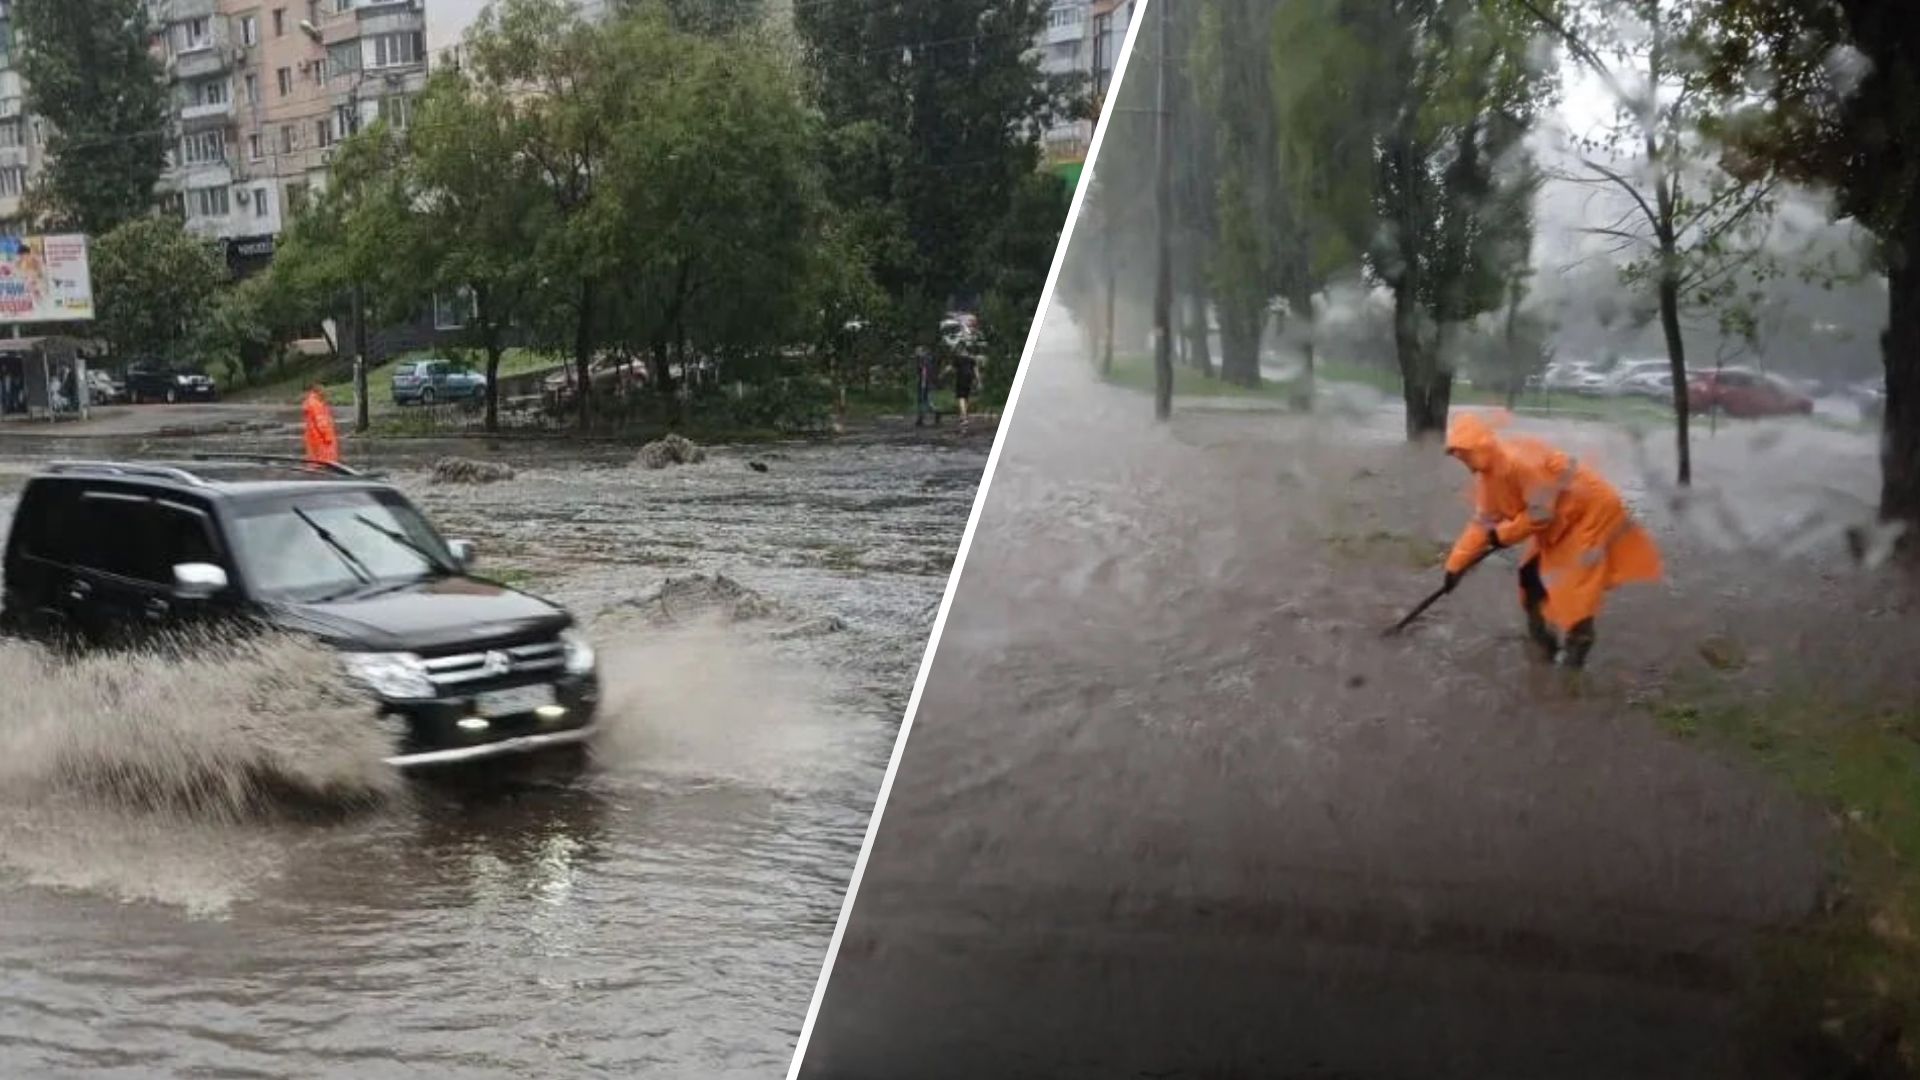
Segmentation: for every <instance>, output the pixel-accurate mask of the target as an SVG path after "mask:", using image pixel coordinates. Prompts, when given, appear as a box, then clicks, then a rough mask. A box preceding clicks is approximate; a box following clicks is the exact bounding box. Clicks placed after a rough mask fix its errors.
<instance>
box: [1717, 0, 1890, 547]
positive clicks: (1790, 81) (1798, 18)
mask: <svg viewBox="0 0 1920 1080" xmlns="http://www.w3.org/2000/svg"><path fill="white" fill-rule="evenodd" d="M1708 15H1709V17H1710V18H1711V19H1712V20H1713V23H1714V26H1715V28H1716V30H1717V33H1716V34H1715V36H1714V39H1713V48H1712V49H1711V50H1710V51H1709V52H1708V53H1707V55H1706V56H1705V58H1704V61H1705V63H1706V66H1707V67H1708V69H1709V71H1710V72H1711V74H1712V75H1713V77H1714V78H1715V79H1717V80H1719V81H1720V82H1721V83H1722V84H1723V85H1724V86H1725V87H1726V88H1727V90H1728V91H1729V92H1736V93H1739V94H1741V95H1742V96H1741V101H1742V102H1743V105H1745V107H1744V108H1742V109H1740V110H1739V111H1737V112H1736V113H1735V114H1734V115H1733V116H1732V117H1730V118H1729V121H1728V123H1727V125H1726V129H1725V132H1724V134H1725V136H1726V138H1727V141H1728V143H1729V154H1728V158H1729V168H1730V170H1731V171H1740V172H1744V171H1748V170H1765V169H1769V168H1772V169H1778V170H1779V171H1780V172H1781V173H1782V174H1783V175H1785V176H1786V177H1787V178H1789V179H1791V180H1794V181H1796V182H1801V183H1808V184H1817V185H1822V186H1825V187H1829V188H1831V189H1832V190H1833V192H1834V194H1835V195H1836V196H1837V208H1838V211H1839V213H1840V214H1841V215H1843V216H1845V217H1848V218H1852V219H1853V220H1855V221H1857V222H1859V223H1860V224H1861V225H1863V226H1865V227H1866V228H1867V229H1868V230H1869V231H1871V232H1872V233H1873V235H1874V237H1875V238H1877V239H1878V241H1879V243H1880V249H1881V250H1880V254H1881V257H1882V259H1883V260H1884V262H1885V265H1886V270H1887V330H1886V334H1885V336H1884V337H1883V338H1882V340H1881V352H1882V356H1883V364H1884V366H1885V369H1886V378H1887V400H1886V411H1885V414H1884V420H1883V425H1884V430H1883V437H1882V441H1881V446H1880V464H1881V475H1880V515H1881V517H1882V518H1884V519H1885V520H1887V521H1888V522H1891V523H1896V524H1898V525H1900V526H1903V527H1904V531H1905V537H1904V539H1903V544H1904V546H1905V547H1906V550H1907V551H1909V552H1910V553H1911V552H1914V551H1920V544H1915V543H1914V542H1913V541H1914V537H1915V536H1916V535H1920V197H1916V195H1915V192H1914V190H1913V175H1914V171H1915V168H1916V162H1917V161H1920V159H1916V156H1915V155H1916V153H1917V151H1916V150H1915V148H1916V147H1920V21H1916V20H1915V18H1914V10H1913V7H1912V5H1911V4H1908V3H1906V2H1904V0H1716V2H1715V3H1714V4H1713V5H1712V6H1711V8H1710V9H1709V13H1708Z"/></svg>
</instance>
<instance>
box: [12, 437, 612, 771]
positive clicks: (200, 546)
mask: <svg viewBox="0 0 1920 1080" xmlns="http://www.w3.org/2000/svg"><path fill="white" fill-rule="evenodd" d="M5 558H6V562H5V568H6V586H5V592H4V601H3V602H0V626H4V627H5V628H6V630H7V631H8V632H10V633H14V634H22V635H26V636H28V637H30V638H35V639H42V640H52V639H59V640H62V641H68V642H74V643H76V644H80V645H82V646H83V647H85V646H104V647H113V646H126V645H130V644H138V643H141V642H146V641H153V640H156V638H158V639H161V640H165V641H171V642H173V643H175V644H174V647H181V646H180V645H179V644H178V643H179V642H183V641H185V642H192V641H197V640H208V638H206V637H204V636H201V635H182V634H180V633H179V631H180V630H182V629H185V628H187V627H194V626H198V627H202V628H205V627H208V626H210V625H215V626H231V627H259V626H265V627H267V628H271V629H272V630H276V631H278V632H283V633H290V634H293V635H297V636H299V637H304V638H308V639H311V640H314V641H317V642H319V643H321V644H323V645H325V646H326V647H328V648H331V649H333V650H334V651H335V652H336V653H337V654H338V656H339V658H340V661H341V677H342V679H343V680H348V681H350V682H351V683H352V684H353V685H354V686H356V687H357V688H358V690H359V691H360V692H361V693H362V694H363V695H364V697H365V699H366V702H367V722H368V723H369V724H374V723H384V725H385V726H387V727H388V728H389V729H390V730H391V732H392V736H393V749H392V753H391V755H390V756H389V757H388V759H387V760H388V761H389V762H390V763H391V764H393V765H395V766H398V767H401V768H415V767H421V766H428V765H441V764H449V763H453V762H461V761H469V760H473V759H477V758H487V757H496V756H500V755H508V754H522V753H527V752H531V751H536V750H541V749H545V748H549V747H556V746H562V745H567V744H575V743H579V742H582V741H584V740H585V739H587V738H588V737H589V736H590V735H591V733H592V732H593V729H594V716H595V711H596V709H597V706H598V704H599V696H600V689H599V680H598V674H597V672H596V661H595V657H594V651H593V648H592V646H591V645H589V644H588V642H587V641H586V639H585V638H584V637H582V636H581V634H580V633H579V632H578V631H577V630H576V629H575V628H574V624H573V619H572V617H571V616H570V615H568V613H567V612H566V611H564V610H563V609H561V608H559V607H557V606H555V605H554V604H552V603H550V602H548V601H546V600H543V599H540V598H539V597H537V596H533V595H530V594H528V593H524V592H521V591H519V590H516V589H513V588H510V587H508V586H506V585H502V584H500V583H498V582H494V581H489V580H487V579H485V578H483V577H477V576H475V575H474V574H473V573H472V572H471V569H472V566H473V558H474V556H473V548H472V546H471V545H470V544H466V543H464V542H462V541H447V540H443V539H442V538H441V537H440V534H439V533H438V532H436V531H435V530H434V528H433V526H432V525H431V524H429V523H428V521H427V519H426V517H425V516H424V515H422V514H421V512H420V511H419V510H418V509H416V508H415V507H414V506H413V504H412V503H410V502H409V501H408V500H407V498H406V496H404V495H402V494H401V493H400V492H399V491H398V490H396V489H394V488H393V487H391V486H389V485H387V484H383V483H378V482H375V481H374V480H372V479H370V478H367V477H365V476H362V475H360V474H358V473H355V472H354V471H352V470H351V469H346V468H344V467H339V466H331V467H329V466H317V465H311V464H308V463H306V462H303V461H298V460H284V461H283V460H278V459H268V458H252V459H246V460H239V459H232V460H225V459H220V460H216V459H201V460H198V461H195V462H193V463H190V464H170V463H134V462H104V463H67V464H55V465H53V466H50V467H49V468H47V469H46V470H44V471H42V472H40V473H39V474H37V475H35V476H33V477H32V478H30V479H29V480H28V482H27V485H26V488H25V490H24V491H23V492H22V494H21V497H20V502H19V507H18V510H17V512H16V513H15V515H14V518H13V524H12V528H11V530H10V532H9V533H8V536H7V543H6V557H5ZM84 720H85V717H75V718H74V722H76V723H80V722H84Z"/></svg>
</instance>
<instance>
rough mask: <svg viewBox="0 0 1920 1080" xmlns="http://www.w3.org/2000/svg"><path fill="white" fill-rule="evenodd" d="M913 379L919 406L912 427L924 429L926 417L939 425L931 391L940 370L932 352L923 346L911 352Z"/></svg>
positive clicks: (937, 380) (936, 382)
mask: <svg viewBox="0 0 1920 1080" xmlns="http://www.w3.org/2000/svg"><path fill="white" fill-rule="evenodd" d="M913 362H914V378H915V379H916V380H917V382H918V385H919V404H918V405H917V406H916V408H917V411H916V412H915V414H914V417H913V426H914V427H925V426H926V424H927V417H928V416H932V417H933V422H934V424H936V425H938V424H939V423H940V414H939V413H937V412H934V411H933V389H934V387H935V386H936V385H938V383H939V380H940V368H939V365H938V364H937V363H936V362H935V361H934V358H933V350H932V349H929V348H927V347H926V346H925V345H922V346H920V347H919V348H917V349H915V350H914V351H913Z"/></svg>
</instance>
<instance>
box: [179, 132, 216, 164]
mask: <svg viewBox="0 0 1920 1080" xmlns="http://www.w3.org/2000/svg"><path fill="white" fill-rule="evenodd" d="M226 159H227V133H226V132H224V131H220V130H217V129H216V130H214V131H202V132H199V133H197V134H193V135H189V136H187V137H186V138H185V139H182V140H181V142H180V160H181V161H184V162H186V163H187V164H188V165H207V164H212V163H214V162H220V161H225V160H226Z"/></svg>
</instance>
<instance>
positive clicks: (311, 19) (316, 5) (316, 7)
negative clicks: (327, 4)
mask: <svg viewBox="0 0 1920 1080" xmlns="http://www.w3.org/2000/svg"><path fill="white" fill-rule="evenodd" d="M307 22H308V23H309V24H311V25H313V26H319V25H320V0H307Z"/></svg>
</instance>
